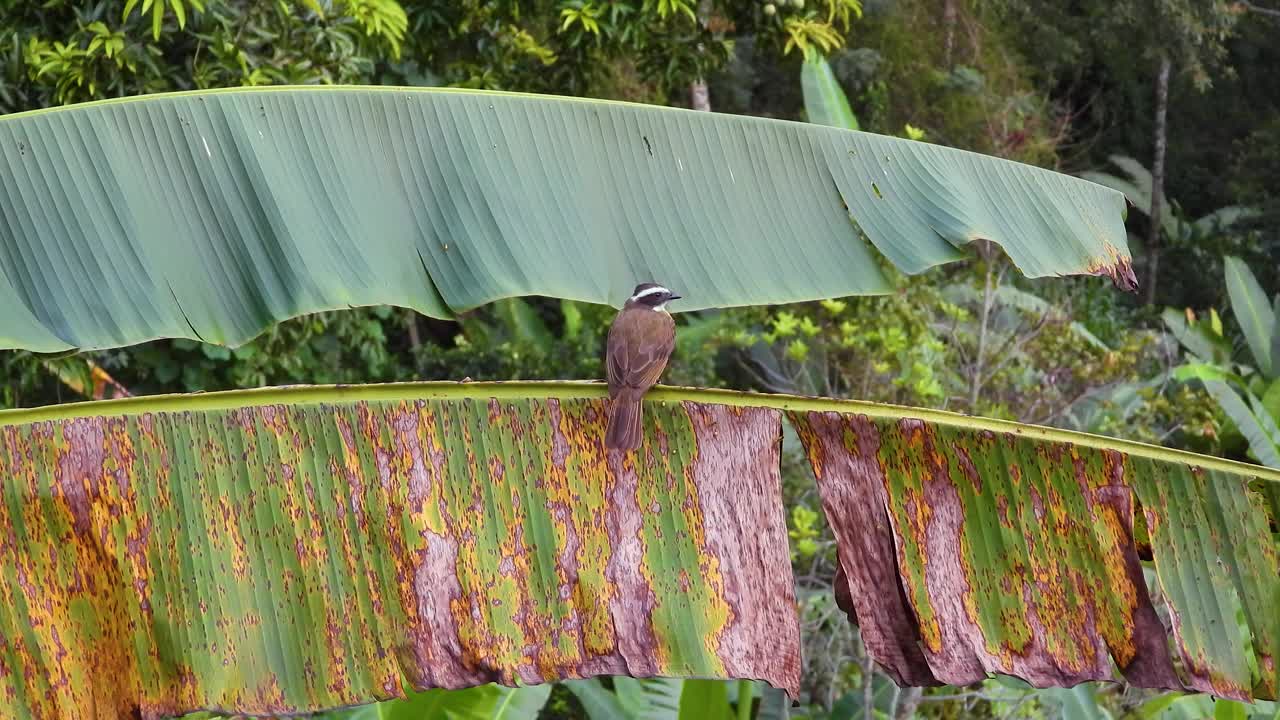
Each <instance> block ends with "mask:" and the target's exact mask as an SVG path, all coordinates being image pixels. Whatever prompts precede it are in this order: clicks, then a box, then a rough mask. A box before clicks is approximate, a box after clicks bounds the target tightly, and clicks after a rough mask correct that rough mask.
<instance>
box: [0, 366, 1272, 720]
mask: <svg viewBox="0 0 1280 720" xmlns="http://www.w3.org/2000/svg"><path fill="white" fill-rule="evenodd" d="M605 395H606V389H605V387H604V386H603V384H601V383H414V384H395V385H372V386H358V387H293V388H271V389H263V390H250V391H238V392H227V393H208V394H198V395H190V396H166V397H153V398H130V399H123V400H111V401H102V402H88V403H81V404H73V405H61V406H54V407H48V408H36V409H29V410H14V411H5V412H0V483H2V485H0V528H5V529H7V532H6V534H4V535H3V536H0V575H2V576H3V577H5V578H6V582H5V583H4V584H3V585H0V714H3V715H4V716H11V717H42V718H44V717H54V718H60V717H67V718H74V717H82V716H83V713H85V712H90V711H86V710H85V708H90V709H92V710H91V714H92V716H94V717H104V718H110V717H131V716H134V714H135V713H139V712H140V713H142V714H143V715H144V716H148V717H152V716H162V715H165V714H179V713H182V712H186V711H194V710H200V709H209V710H223V711H230V712H242V713H250V714H269V713H287V712H305V711H312V710H321V709H325V708H336V707H346V706H351V705H356V704H360V703H367V702H371V701H379V700H386V699H390V698H394V697H400V696H402V695H403V693H404V692H405V691H406V690H408V689H415V690H421V689H427V688H436V687H440V688H460V687H468V686H475V685H484V684H487V683H489V682H493V681H496V682H499V683H501V684H504V685H515V684H517V683H520V684H533V685H537V684H540V683H545V682H547V681H551V680H559V679H572V678H582V677H593V676H598V675H633V676H637V677H671V678H704V679H729V678H744V679H758V680H763V681H767V682H768V683H769V684H771V685H773V686H774V687H778V688H783V689H786V690H787V691H788V692H789V693H791V695H792V697H795V694H796V688H797V687H798V683H799V668H800V662H801V660H800V650H799V629H798V619H797V617H796V609H795V598H794V596H793V590H792V576H791V571H790V564H789V553H788V550H787V546H786V543H787V537H786V528H785V518H784V513H783V508H782V501H781V483H780V471H779V461H780V456H779V452H780V451H779V442H778V441H779V438H780V437H781V423H782V415H783V413H786V414H787V415H788V416H789V417H790V419H791V421H792V422H793V423H795V424H796V425H797V427H798V428H799V430H800V436H801V439H802V440H803V441H804V443H805V446H806V448H807V451H808V453H809V458H810V461H811V462H812V464H813V465H814V468H815V474H816V476H817V479H818V483H819V490H820V492H821V493H822V496H823V501H824V508H825V510H826V512H827V517H828V520H829V521H830V522H831V524H832V526H833V528H834V529H835V531H836V535H837V539H838V541H839V548H840V573H841V580H840V581H839V587H838V588H837V598H838V599H839V601H840V602H841V604H842V607H844V608H845V609H846V610H848V611H850V612H854V611H856V614H857V618H858V622H859V624H860V626H861V628H862V632H863V636H864V640H865V642H866V644H867V646H868V648H869V649H870V651H871V652H872V654H873V657H875V659H876V660H877V662H879V663H880V664H881V665H882V666H883V667H884V668H885V669H886V670H887V671H888V672H890V673H892V674H894V676H895V678H896V679H898V680H899V681H904V680H909V681H911V682H913V684H930V683H937V682H948V683H952V684H957V685H960V684H967V683H968V682H971V681H972V680H973V679H974V678H982V677H986V673H987V672H989V671H990V672H1001V673H1006V674H1011V675H1016V676H1021V677H1024V678H1026V679H1027V680H1028V681H1029V682H1031V683H1032V684H1036V685H1073V684H1075V683H1077V682H1080V681H1083V680H1097V679H1104V680H1108V679H1118V677H1117V676H1116V675H1115V672H1114V668H1113V665H1112V661H1113V660H1114V663H1115V667H1118V668H1119V669H1120V671H1121V672H1122V673H1123V674H1124V676H1125V677H1126V678H1127V679H1128V680H1129V681H1130V682H1132V683H1134V684H1137V685H1141V686H1148V687H1161V688H1183V687H1191V688H1195V689H1202V690H1211V691H1213V692H1216V693H1218V694H1220V695H1223V696H1231V697H1238V698H1240V699H1246V698H1247V697H1249V696H1257V697H1275V690H1276V688H1275V677H1274V673H1273V672H1272V671H1273V670H1274V668H1275V658H1276V657H1277V643H1278V640H1280V629H1277V627H1276V624H1277V623H1276V621H1275V616H1274V613H1271V614H1268V611H1269V608H1268V607H1267V606H1266V603H1267V602H1270V601H1272V599H1273V598H1274V597H1276V594H1277V593H1278V592H1280V588H1278V587H1276V586H1277V583H1280V579H1278V577H1280V572H1278V566H1277V552H1276V545H1275V539H1274V538H1273V536H1272V535H1271V533H1270V529H1269V523H1271V522H1273V521H1274V519H1275V517H1276V515H1277V514H1280V472H1277V471H1273V470H1268V469H1265V468H1259V467H1255V466H1249V465H1242V464H1239V463H1231V462H1227V461H1223V460H1218V459H1215V458H1209V457H1204V456H1198V455H1193V454H1189V453H1181V452H1176V451H1171V450H1166V449H1162V448H1154V447H1150V446H1145V445H1141V444H1137V443H1126V442H1121V441H1116V440H1110V439H1106V438H1100V437H1096V436H1090V435H1084V434H1079V433H1069V432H1065V431H1059V430H1051V429H1047V428H1038V427H1032V426H1023V425H1016V424H1013V423H1004V422H1000V421H994V420H986V419H980V418H971V417H965V416H959V415H953V414H949V413H937V412H929V411H923V410H919V409H914V408H897V407H892V406H880V405H874V404H870V403H858V402H851V401H837V400H829V399H822V398H798V397H791V396H775V395H758V394H750V393H733V392H728V391H716V390H691V389H674V388H658V389H655V390H654V391H652V392H651V394H650V395H649V396H648V402H647V410H646V414H645V418H646V421H645V444H644V447H643V448H642V450H641V451H640V452H639V453H624V454H619V453H606V452H605V451H604V450H603V448H602V440H603V426H604V418H605V413H604V397H605ZM1148 536H1149V537H1150V543H1149V553H1150V557H1151V558H1152V561H1153V566H1154V570H1155V576H1156V578H1157V588H1158V590H1157V592H1156V593H1155V594H1149V593H1148V590H1147V586H1146V584H1145V583H1143V582H1141V571H1140V566H1139V565H1138V563H1139V559H1138V557H1139V556H1138V553H1139V546H1138V543H1137V542H1136V541H1135V538H1137V537H1148ZM1144 545H1145V544H1144ZM895 548H896V550H895ZM1142 552H1144V553H1145V552H1148V550H1143V551H1142ZM895 586H896V587H898V588H901V592H886V591H885V590H886V588H893V587H895ZM907 603H910V608H909V609H908V608H907V605H906V604H907ZM1157 607H1159V608H1160V610H1161V611H1162V612H1167V613H1168V614H1169V616H1170V617H1173V618H1175V619H1176V620H1175V622H1174V624H1173V630H1172V635H1171V636H1169V635H1167V634H1166V632H1165V630H1164V628H1163V627H1161V626H1160V624H1159V620H1157V619H1156V608H1157ZM913 617H914V618H918V626H916V625H913V621H911V620H910V618H913ZM1170 648H1172V653H1171V652H1170ZM1174 655H1176V658H1177V661H1176V662H1174V657H1173V656H1174ZM619 683H620V685H619V688H620V691H619V693H618V695H619V699H620V701H622V702H629V703H631V704H636V700H635V698H636V695H637V687H638V686H637V687H631V686H629V685H626V684H624V683H622V679H621V678H619ZM622 688H629V689H627V690H623V689H622ZM682 702H683V701H682ZM690 702H692V701H690Z"/></svg>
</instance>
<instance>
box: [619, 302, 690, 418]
mask: <svg viewBox="0 0 1280 720" xmlns="http://www.w3.org/2000/svg"><path fill="white" fill-rule="evenodd" d="M675 344H676V324H675V321H674V320H672V318H671V315H669V314H668V313H665V312H655V311H654V310H653V309H651V308H648V307H629V308H626V309H624V310H623V311H622V312H620V313H618V316H617V317H616V318H614V320H613V325H612V326H611V327H610V328H609V341H608V357H607V358H606V366H607V370H608V373H609V397H616V396H617V395H618V393H619V392H621V391H622V390H623V389H633V390H639V391H641V392H643V391H644V390H646V389H648V388H649V386H651V385H653V384H654V383H656V382H657V381H658V378H659V377H661V376H662V371H663V370H664V369H665V368H666V367H667V360H669V359H670V358H671V351H672V350H674V349H675Z"/></svg>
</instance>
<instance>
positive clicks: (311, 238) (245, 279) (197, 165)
mask: <svg viewBox="0 0 1280 720" xmlns="http://www.w3.org/2000/svg"><path fill="white" fill-rule="evenodd" d="M162 6H163V3H160V2H156V3H155V4H154V5H153V6H152V8H151V9H152V11H153V17H160V15H157V14H156V11H160V12H162V10H160V8H161V7H162ZM157 137H166V138H172V140H171V141H169V142H167V143H164V144H160V145H156V143H155V138H157ZM318 137H324V138H325V141H324V142H318V141H316V139H315V138H318ZM67 138H71V140H70V141H66V139H67ZM19 141H22V142H24V143H25V144H26V146H27V147H29V148H30V150H29V151H28V154H27V155H26V156H25V158H18V160H21V162H10V164H9V165H7V166H5V167H4V168H3V170H4V171H5V172H6V173H8V174H9V175H10V176H11V177H12V178H13V183H12V185H6V186H5V187H6V188H7V189H6V190H5V192H4V193H3V194H0V221H2V222H3V225H4V226H5V227H7V228H11V229H12V230H11V231H10V232H8V233H6V234H4V235H0V302H4V303H6V304H8V305H10V306H11V307H13V308H15V311H14V312H12V313H8V314H6V316H5V317H4V318H3V319H0V341H3V342H0V344H2V345H4V346H6V347H22V348H32V349H35V348H58V349H65V348H68V347H77V348H106V347H118V346H123V345H129V344H133V343H137V342H142V341H145V340H149V339H154V338H160V337H176V338H189V339H199V340H203V341H206V342H211V343H217V344H225V345H232V346H234V345H238V344H240V343H243V342H245V341H246V340H247V339H249V338H251V337H253V336H254V335H255V334H257V333H258V332H260V331H261V330H262V329H263V328H265V327H267V326H269V325H270V324H273V323H275V322H277V321H279V320H281V319H284V318H288V317H294V316H297V315H300V314H304V313H308V312H315V311H319V310H328V309H338V308H345V307H349V306H361V305H377V304H389V305H398V306H402V307H409V308H413V309H415V310H417V311H419V312H422V313H423V314H426V315H429V316H432V317H442V318H449V317H452V316H453V314H454V313H456V312H461V311H465V310H468V309H471V308H474V307H477V306H479V305H482V304H485V303H489V302H493V301H495V300H500V299H503V298H508V297H518V296H527V295H543V296H548V297H555V298H562V299H570V300H581V301H587V302H595V303H604V304H611V305H619V304H620V303H621V302H622V300H623V299H624V298H625V297H627V295H628V294H629V293H630V290H631V289H632V287H634V285H635V284H636V283H638V282H642V281H646V280H654V281H658V282H662V283H665V284H667V285H669V286H671V287H673V288H674V289H677V290H679V291H680V294H681V295H683V296H684V297H685V299H683V300H681V301H679V302H678V303H676V304H675V305H674V306H673V309H676V310H697V309H702V308H708V307H726V306H733V305H745V304H764V303H780V302H790V301H796V300H804V299H818V298H825V297H836V296H842V295H851V294H867V293H884V292H887V291H889V289H890V288H889V286H888V283H887V281H886V280H885V277H884V276H883V274H882V273H881V271H880V270H879V267H878V264H877V258H876V251H877V250H878V251H879V252H880V253H883V254H884V255H885V256H886V257H887V258H888V259H889V260H890V261H892V262H893V263H895V264H897V265H898V266H899V267H900V268H902V269H904V270H906V271H908V272H919V271H921V270H923V269H926V268H928V267H930V266H933V265H936V264H939V263H945V262H951V261H954V260H956V259H958V258H960V257H962V254H961V253H960V251H959V249H958V248H960V247H962V246H963V245H965V244H966V243H969V242H971V241H972V240H974V239H978V238H987V239H991V240H993V241H995V242H997V243H1002V244H1003V245H1004V247H1005V248H1006V250H1007V251H1008V252H1009V255H1010V257H1011V258H1012V259H1013V260H1014V262H1015V263H1016V264H1017V265H1018V266H1019V267H1020V268H1021V269H1022V270H1023V272H1025V273H1027V274H1029V275H1033V276H1040V275H1060V274H1070V273H1093V274H1104V275H1110V276H1112V277H1114V278H1116V279H1117V280H1118V281H1119V282H1121V283H1122V284H1126V285H1127V284H1130V281H1131V279H1132V273H1131V270H1130V267H1129V254H1128V250H1127V248H1126V246H1125V242H1126V240H1125V234H1124V229H1123V226H1122V223H1121V218H1122V215H1123V213H1122V211H1123V198H1122V197H1121V195H1120V194H1118V193H1116V192H1114V191H1111V190H1107V189H1105V188H1101V187H1099V186H1097V185H1094V184H1092V183H1087V182H1084V181H1081V180H1078V179H1076V178H1069V177H1066V176H1062V175H1056V174H1054V173H1051V172H1048V171H1044V170H1040V169H1037V168H1031V167H1029V166H1024V165H1019V164H1017V163H1010V162H1007V161H1003V160H998V159H995V158H986V157H981V156H976V155H971V154H968V153H964V152H961V151H957V150H953V149H950V148H945V147H940V146H935V145H929V144H925V143H912V142H908V141H904V140H898V139H894V138H885V137H881V136H875V135H870V134H866V133H855V132H851V131H847V130H840V129H836V128H828V127H821V126H816V125H812V124H806V123H788V122H782V121H772V120H764V119H759V118H746V117H735V116H726V115H717V114H709V113H695V112H692V111H680V110H675V109H669V108H657V107H647V106H640V105H632V104H625V103H611V102H604V101H592V100H581V99H567V98H548V97H541V96H528V95H517V94H511V93H489V92H480V91H462V90H455V89H440V88H434V89H424V88H413V89H410V88H388V87H379V88H362V87H328V88H316V87H287V88H234V89H223V90H212V91H198V92H193V93H177V94H170V95H155V96H147V97H144V98H129V99H123V100H112V101H103V102H97V103H90V104H85V105H82V106H76V107H74V108H66V109H58V110H52V111H36V112H31V113H19V114H14V115H8V116H5V117H4V118H0V143H3V144H5V145H6V146H7V147H18V146H19ZM139 147H147V148H149V149H150V152H147V153H139V152H137V151H136V150H137V148H139ZM9 157H10V156H6V158H9ZM873 185H874V186H875V187H876V188H878V191H877V190H873ZM34 187H41V188H47V189H45V190H42V191H41V192H40V193H28V192H25V191H24V190H22V189H21V188H34ZM8 188H12V189H8ZM846 206H847V209H846ZM850 214H852V216H853V218H854V220H855V221H856V223H857V226H856V227H855V225H854V224H852V223H851V222H850ZM859 228H860V229H861V230H862V231H864V232H865V233H866V234H867V236H868V237H869V239H870V241H871V244H870V245H868V243H867V242H865V241H864V240H862V239H861V238H860V236H859ZM873 248H874V249H873ZM70 258H102V259H106V258H110V261H109V262H107V261H106V260H100V261H98V262H93V263H88V264H86V265H85V266H84V267H76V268H74V271H73V269H72V268H70V267H69V266H68V262H70V260H69V259H70ZM70 278H76V281H75V282H72V281H71V280H70ZM89 308H95V310H94V311H93V312H90V310H89Z"/></svg>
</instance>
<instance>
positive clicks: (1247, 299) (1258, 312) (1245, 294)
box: [1222, 255, 1280, 378]
mask: <svg viewBox="0 0 1280 720" xmlns="http://www.w3.org/2000/svg"><path fill="white" fill-rule="evenodd" d="M1222 262H1223V266H1224V267H1225V269H1226V276H1227V294H1228V295H1229V296H1230V297H1231V311H1232V312H1234V313H1235V316H1236V321H1238V322H1239V323H1240V329H1241V330H1243V331H1244V339H1245V341H1246V342H1248V344H1249V350H1250V352H1252V353H1253V362H1254V364H1256V365H1257V366H1258V370H1259V371H1260V372H1261V373H1262V375H1263V376H1264V377H1268V378H1274V377H1280V371H1277V370H1276V368H1275V365H1274V362H1275V359H1274V358H1272V357H1271V346H1272V344H1273V342H1274V340H1273V338H1272V337H1271V333H1272V331H1273V329H1274V328H1275V326H1276V323H1277V320H1276V317H1275V316H1274V315H1273V314H1272V311H1271V304H1270V303H1268V302H1267V294H1266V293H1265V292H1263V291H1262V286H1261V285H1259V284H1258V279H1257V278H1256V277H1254V275H1253V273H1252V272H1251V271H1250V270H1249V266H1248V265H1245V263H1244V261H1243V260H1241V259H1240V258H1237V257H1232V256H1230V255H1228V256H1227V257H1225V258H1223V259H1222Z"/></svg>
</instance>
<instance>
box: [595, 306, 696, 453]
mask: <svg viewBox="0 0 1280 720" xmlns="http://www.w3.org/2000/svg"><path fill="white" fill-rule="evenodd" d="M679 299H680V296H679V295H677V294H675V293H673V292H671V291H670V290H668V289H667V288H666V287H664V286H662V285H659V284H657V283H652V282H646V283H640V284H639V285H636V289H635V290H634V291H632V293H631V297H629V298H627V301H626V302H625V303H623V305H622V309H621V310H619V311H618V314H617V316H616V317H614V319H613V324H612V325H610V326H609V339H608V341H607V342H606V348H605V358H606V360H605V366H606V369H607V370H608V373H609V424H608V427H607V429H606V430H605V434H604V446H605V448H606V449H610V450H624V451H625V450H635V449H637V448H639V447H640V441H641V439H642V437H643V433H642V432H641V425H640V419H641V416H642V405H641V399H642V398H643V397H644V394H645V391H647V390H648V389H649V388H650V387H652V386H653V384H654V383H656V382H658V378H659V377H661V376H662V371H663V370H665V369H666V367H667V361H668V360H669V359H670V358H671V351H672V350H673V349H675V346H676V323H675V321H674V320H673V319H672V318H671V313H669V312H667V303H669V302H671V301H672V300H679Z"/></svg>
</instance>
